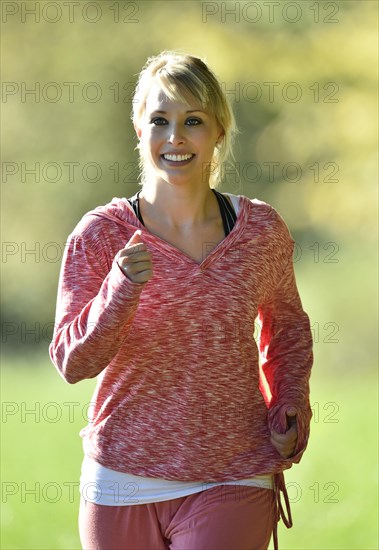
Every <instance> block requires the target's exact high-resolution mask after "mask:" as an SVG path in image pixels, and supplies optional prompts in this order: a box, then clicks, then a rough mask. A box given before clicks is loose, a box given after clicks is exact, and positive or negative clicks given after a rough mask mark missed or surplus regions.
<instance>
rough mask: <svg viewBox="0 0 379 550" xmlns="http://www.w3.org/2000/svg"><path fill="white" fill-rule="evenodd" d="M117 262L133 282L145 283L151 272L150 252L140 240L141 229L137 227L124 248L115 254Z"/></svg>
mask: <svg viewBox="0 0 379 550" xmlns="http://www.w3.org/2000/svg"><path fill="white" fill-rule="evenodd" d="M117 263H118V265H119V266H120V268H121V269H122V271H123V272H124V273H125V275H126V276H127V277H128V278H129V279H130V280H131V281H133V283H147V281H148V280H149V279H150V278H151V276H152V274H153V264H152V260H151V254H150V252H149V251H148V250H147V248H146V245H145V243H144V242H143V241H142V240H141V230H140V229H137V231H136V232H135V233H134V235H133V236H132V238H131V239H130V240H129V242H127V243H126V245H125V248H123V249H122V250H120V252H119V253H118V255H117Z"/></svg>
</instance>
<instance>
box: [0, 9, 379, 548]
mask: <svg viewBox="0 0 379 550" xmlns="http://www.w3.org/2000/svg"><path fill="white" fill-rule="evenodd" d="M32 6H35V8H34V9H35V10H36V12H35V13H34V15H33V13H26V11H27V10H32ZM57 6H58V7H57ZM59 10H61V12H60V11H59ZM38 14H39V19H38ZM377 15H378V10H377V3H376V2H375V1H366V0H363V1H352V2H350V1H339V2H308V1H302V0H301V1H298V2H280V3H279V5H276V3H274V2H226V3H222V2H192V1H183V2H178V1H172V2H160V1H148V2H114V1H113V2H108V1H101V2H100V1H99V2H79V5H78V6H75V7H74V6H73V5H71V8H70V9H69V8H68V6H67V5H66V6H65V5H64V3H62V2H3V3H2V29H1V30H2V44H1V55H2V80H3V85H2V104H1V107H2V137H3V140H2V141H3V143H2V182H1V193H2V260H1V268H2V289H1V290H2V305H1V308H2V325H1V326H2V365H1V390H2V422H1V437H2V446H1V453H2V455H1V464H2V472H1V473H2V476H1V478H2V482H1V483H2V484H1V487H2V514H1V516H2V540H1V548H4V549H77V548H80V544H79V538H78V533H77V509H78V503H79V495H78V490H77V487H76V486H75V484H76V483H77V482H78V480H79V475H80V465H81V460H82V450H81V440H80V438H79V437H78V431H79V430H80V429H81V428H82V427H83V426H84V425H85V422H86V404H88V403H89V402H90V399H91V392H92V390H93V387H94V381H93V380H92V381H85V382H81V383H80V384H78V385H74V386H70V385H68V384H66V383H65V382H64V381H63V380H62V379H61V378H60V376H59V375H58V373H57V371H56V370H55V368H54V366H53V365H52V364H51V363H50V361H49V357H48V345H49V342H50V338H51V332H52V325H53V323H54V312H55V300H56V291H57V284H58V276H59V269H60V263H61V259H62V253H63V250H64V246H65V242H66V239H67V236H68V234H69V233H70V232H71V231H72V229H73V228H74V227H75V225H76V223H77V222H78V221H79V219H80V218H81V216H82V215H83V214H84V213H85V212H87V211H88V210H90V209H92V208H94V207H95V206H98V205H100V204H105V203H106V202H109V201H110V200H111V199H112V197H114V196H118V197H120V196H131V195H132V194H134V193H135V192H136V191H137V190H138V188H139V186H138V174H137V171H136V164H137V154H136V151H135V146H136V140H135V137H134V133H133V128H132V124H131V121H130V110H131V91H132V89H133V85H134V83H135V81H136V75H137V74H138V72H139V71H140V70H141V68H142V66H143V65H144V63H145V61H146V59H147V57H149V56H151V55H155V54H157V53H159V52H160V51H162V50H164V49H179V50H181V51H187V52H190V53H193V54H194V55H199V56H201V57H203V58H205V59H206V61H207V62H208V63H209V64H210V66H211V67H212V68H213V69H214V71H215V72H216V74H217V76H218V77H219V79H220V80H221V82H222V85H223V86H224V89H225V90H226V92H227V94H228V96H229V98H230V99H231V101H232V104H233V109H234V112H235V114H236V118H237V124H238V126H239V130H240V133H239V135H238V138H237V142H236V147H235V165H234V167H232V166H228V170H226V173H225V177H224V179H223V182H222V185H221V190H222V191H230V192H232V193H236V194H244V195H246V196H249V197H251V198H255V197H256V198H259V199H260V200H263V201H266V202H268V203H270V204H272V205H273V206H274V207H275V208H276V209H277V210H278V211H279V212H280V214H281V215H282V216H283V218H284V219H285V221H286V222H287V224H288V226H289V228H290V230H291V233H292V235H293V237H294V239H295V240H296V250H295V257H294V261H295V271H296V277H297V282H298V288H299V292H300V295H301V298H302V302H303V306H304V309H305V310H306V311H307V313H308V314H309V316H310V319H311V324H312V329H313V335H314V342H315V346H314V350H315V363H314V369H313V374H312V379H311V390H312V394H311V402H312V407H313V410H314V416H313V419H312V425H311V439H310V443H309V447H308V450H307V452H306V453H305V455H304V457H303V459H302V461H301V463H300V464H299V465H296V466H294V467H293V468H292V469H291V470H289V471H288V472H287V474H286V479H287V482H288V492H289V496H290V500H291V503H292V512H293V518H294V527H293V529H290V530H287V529H285V527H284V526H283V524H280V526H279V542H280V547H281V548H283V549H314V550H316V549H317V550H324V549H325V550H326V549H328V550H329V549H362V550H363V549H376V548H378V547H379V543H378V530H377V512H378V498H377V497H378V483H377V482H378V477H377V465H376V464H377V450H378V449H377V444H378V437H377V433H378V425H377V424H378V408H377V387H378V386H377V224H376V219H377V218H376V217H377V153H376V148H377V115H378V112H377ZM55 19H56V21H55V22H54V20H55ZM32 89H34V90H35V93H34V94H33V93H31V92H30V91H31V90H32ZM33 167H34V168H35V173H34V174H33V173H31V172H30V170H32V169H33ZM31 410H34V411H35V412H34V413H31V412H28V411H31ZM33 489H34V493H33V492H30V491H32V490H33Z"/></svg>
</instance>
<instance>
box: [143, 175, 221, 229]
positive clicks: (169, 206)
mask: <svg viewBox="0 0 379 550" xmlns="http://www.w3.org/2000/svg"><path fill="white" fill-rule="evenodd" d="M139 197H140V200H141V212H142V216H143V217H144V219H145V216H146V217H147V218H150V219H159V222H160V224H164V225H167V226H169V227H172V228H188V227H191V226H195V225H201V224H202V223H206V222H208V221H209V220H210V219H212V218H214V217H215V216H217V215H218V204H217V199H216V197H215V195H214V193H213V191H212V190H211V188H210V187H209V185H207V184H204V183H201V185H199V186H197V187H195V186H191V187H189V186H182V187H180V186H175V185H170V184H167V183H166V182H165V183H161V184H157V185H154V184H150V185H146V184H145V185H144V186H143V189H142V191H141V193H140V195H139Z"/></svg>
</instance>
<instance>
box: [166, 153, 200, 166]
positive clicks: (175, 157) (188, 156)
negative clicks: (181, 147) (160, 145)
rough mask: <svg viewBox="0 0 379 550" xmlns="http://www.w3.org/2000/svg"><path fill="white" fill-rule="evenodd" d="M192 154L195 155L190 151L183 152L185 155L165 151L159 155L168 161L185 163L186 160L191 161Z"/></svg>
mask: <svg viewBox="0 0 379 550" xmlns="http://www.w3.org/2000/svg"><path fill="white" fill-rule="evenodd" d="M194 156H195V155H193V154H192V153H189V154H185V155H175V154H170V153H166V154H164V155H161V158H163V160H166V161H168V162H172V163H174V162H175V163H177V164H185V163H186V162H189V161H191V160H192V159H193V158H194Z"/></svg>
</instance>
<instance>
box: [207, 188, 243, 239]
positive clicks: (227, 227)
mask: <svg viewBox="0 0 379 550" xmlns="http://www.w3.org/2000/svg"><path fill="white" fill-rule="evenodd" d="M212 191H213V192H214V194H215V195H216V198H217V201H218V204H219V207H220V212H221V217H222V223H223V226H224V231H225V236H227V235H229V233H230V232H231V230H232V229H233V227H234V224H235V223H236V220H237V215H236V213H235V211H234V208H233V207H232V205H231V204H230V203H229V201H228V199H227V198H226V197H225V196H224V195H223V194H222V193H219V192H218V191H216V189H212Z"/></svg>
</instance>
